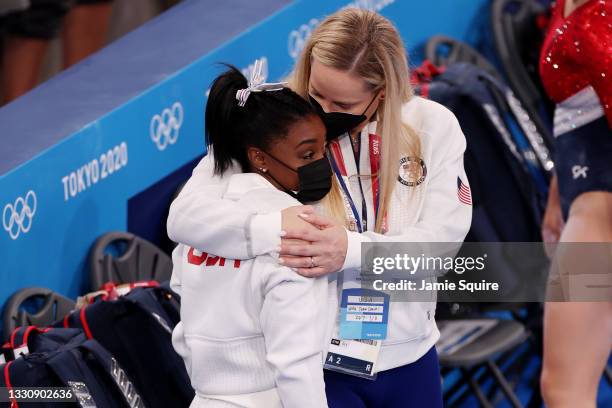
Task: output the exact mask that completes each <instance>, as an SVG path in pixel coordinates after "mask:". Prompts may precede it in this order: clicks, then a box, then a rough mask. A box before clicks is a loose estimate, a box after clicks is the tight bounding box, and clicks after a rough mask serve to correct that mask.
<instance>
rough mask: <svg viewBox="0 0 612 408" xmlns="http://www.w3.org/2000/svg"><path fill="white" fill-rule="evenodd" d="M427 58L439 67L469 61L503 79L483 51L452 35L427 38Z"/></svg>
mask: <svg viewBox="0 0 612 408" xmlns="http://www.w3.org/2000/svg"><path fill="white" fill-rule="evenodd" d="M425 58H426V59H428V60H429V61H431V62H433V63H434V65H436V66H438V67H441V66H446V65H450V64H454V63H456V62H469V63H471V64H473V65H475V66H477V67H478V68H481V69H483V70H485V71H486V72H487V73H489V74H490V75H491V76H493V77H495V78H497V79H499V80H502V78H501V76H500V75H499V72H498V71H497V69H495V67H494V66H493V65H491V63H490V62H489V61H488V60H487V59H486V58H485V57H484V56H483V55H482V54H481V53H479V52H478V51H476V50H475V49H474V48H472V47H470V46H469V45H468V44H466V43H464V42H462V41H459V40H456V39H454V38H451V37H447V36H444V35H436V36H433V37H431V38H430V39H429V40H427V44H426V45H425Z"/></svg>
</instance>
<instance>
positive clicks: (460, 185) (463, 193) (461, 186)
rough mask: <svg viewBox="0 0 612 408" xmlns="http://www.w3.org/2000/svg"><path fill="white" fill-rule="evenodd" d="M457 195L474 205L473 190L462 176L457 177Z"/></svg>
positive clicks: (462, 200) (461, 200)
mask: <svg viewBox="0 0 612 408" xmlns="http://www.w3.org/2000/svg"><path fill="white" fill-rule="evenodd" d="M457 197H459V201H460V202H462V203H463V204H467V205H472V192H471V191H470V186H468V185H467V184H465V183H464V182H463V181H461V178H460V177H457Z"/></svg>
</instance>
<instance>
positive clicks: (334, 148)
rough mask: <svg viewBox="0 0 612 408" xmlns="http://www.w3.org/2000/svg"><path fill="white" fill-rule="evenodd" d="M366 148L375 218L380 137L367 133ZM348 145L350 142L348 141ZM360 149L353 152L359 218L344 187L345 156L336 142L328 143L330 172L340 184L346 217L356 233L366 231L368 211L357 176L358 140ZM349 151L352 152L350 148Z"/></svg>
mask: <svg viewBox="0 0 612 408" xmlns="http://www.w3.org/2000/svg"><path fill="white" fill-rule="evenodd" d="M368 137H369V138H368V142H369V143H368V147H369V153H370V154H369V159H370V169H371V173H370V174H371V184H372V201H373V205H374V216H375V217H376V216H377V214H378V207H379V199H380V192H379V183H378V170H379V166H380V137H379V136H377V135H375V134H372V133H369V134H368ZM349 143H351V142H350V140H349ZM359 145H360V148H359V150H358V151H357V152H354V155H353V156H354V158H355V165H356V166H355V167H356V170H357V177H358V181H359V190H360V193H361V206H362V207H361V215H362V216H361V217H360V216H359V212H358V211H357V207H356V205H355V202H354V200H353V198H352V196H351V193H350V190H349V188H348V186H347V185H346V183H345V181H344V178H343V176H347V171H346V167H345V164H344V157H343V156H345V155H343V154H342V150H341V148H340V145H339V143H338V141H337V140H335V141H333V142H332V143H330V147H329V153H330V154H329V156H330V159H331V160H330V162H331V165H332V170H333V171H334V174H335V175H336V178H337V180H338V182H339V184H340V187H341V189H342V193H343V199H344V202H345V207H346V210H347V215H348V216H349V218H351V219H352V221H353V222H354V223H355V226H356V229H357V231H358V232H360V233H361V232H364V231H367V230H368V223H367V222H368V210H367V205H366V199H365V194H364V192H363V186H362V183H361V176H360V174H359V168H360V165H359V162H360V153H361V150H362V149H361V139H360V144H359ZM351 150H353V149H352V148H351Z"/></svg>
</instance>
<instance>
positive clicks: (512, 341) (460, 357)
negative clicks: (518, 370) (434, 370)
mask: <svg viewBox="0 0 612 408" xmlns="http://www.w3.org/2000/svg"><path fill="white" fill-rule="evenodd" d="M478 320H485V319H478ZM486 320H488V321H489V322H491V323H492V324H494V325H493V326H492V327H491V328H489V329H488V330H486V331H484V332H482V334H479V335H477V336H476V338H475V339H474V340H473V341H472V342H470V343H467V344H465V345H463V346H462V347H457V348H455V349H453V350H452V351H449V352H444V351H443V350H439V356H440V366H441V368H442V373H443V375H446V374H448V373H449V372H450V371H452V370H455V369H458V370H459V371H460V372H461V374H462V375H461V377H460V378H459V379H458V381H457V382H456V383H455V384H454V385H453V386H452V387H450V388H449V389H448V390H447V391H446V392H445V395H444V400H445V406H446V404H448V402H449V401H450V400H453V399H456V398H458V399H459V401H461V400H463V399H464V398H465V397H467V395H468V394H467V393H466V392H463V395H462V394H460V393H459V392H460V391H461V390H462V389H463V388H464V386H465V385H466V384H467V385H468V387H469V389H471V390H472V392H473V393H474V395H475V396H476V398H477V399H478V402H479V403H480V406H481V407H485V408H493V407H494V406H495V405H494V404H493V402H492V401H491V397H492V396H493V394H494V392H493V391H495V390H496V389H497V387H499V388H500V389H501V390H502V391H503V393H504V394H505V396H506V398H507V399H508V402H509V403H510V405H512V406H513V407H514V408H522V407H523V405H522V403H521V402H520V401H519V399H518V397H517V395H516V393H515V392H514V390H513V387H512V384H511V381H510V380H509V379H508V378H507V376H506V374H505V373H504V370H503V369H502V365H503V364H504V363H505V362H506V361H507V360H508V359H509V357H510V355H511V354H512V353H514V352H515V351H516V350H517V348H518V347H519V346H520V345H522V344H523V343H524V342H525V341H526V340H527V339H528V338H529V333H528V331H527V330H526V329H525V327H524V326H523V325H522V324H521V323H519V322H516V321H513V320H502V319H486ZM457 321H459V322H461V320H455V322H457ZM464 321H466V322H469V320H464ZM444 324H445V321H443V320H439V321H438V325H439V326H440V328H441V332H442V333H444ZM443 340H444V337H441V339H440V341H443ZM438 344H440V343H438ZM486 374H489V375H486ZM489 378H491V379H492V380H493V382H494V387H493V388H492V390H491V391H490V392H489V393H488V395H485V393H484V391H483V389H482V388H481V383H482V382H483V381H484V380H486V379H489ZM455 405H459V404H457V403H455Z"/></svg>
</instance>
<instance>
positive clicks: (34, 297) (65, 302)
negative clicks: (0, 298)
mask: <svg viewBox="0 0 612 408" xmlns="http://www.w3.org/2000/svg"><path fill="white" fill-rule="evenodd" d="M34 302H40V306H38V307H37V311H35V312H30V311H28V310H26V309H25V307H26V306H27V305H28V304H32V303H34ZM74 307H75V303H74V302H73V301H72V300H70V299H68V298H66V297H64V296H62V295H60V294H58V293H55V292H53V291H52V290H51V289H46V288H35V287H32V288H24V289H20V290H18V291H17V292H15V293H14V294H13V295H12V296H11V297H10V298H9V299H8V301H7V302H6V304H5V306H4V311H3V313H2V333H3V338H4V341H8V340H9V338H10V336H11V333H12V332H13V330H15V328H17V327H19V326H30V325H33V326H40V327H45V326H50V325H52V324H53V323H55V322H56V321H58V320H60V319H62V318H63V317H64V316H65V315H67V314H68V313H69V312H70V311H72V310H73V309H74Z"/></svg>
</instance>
